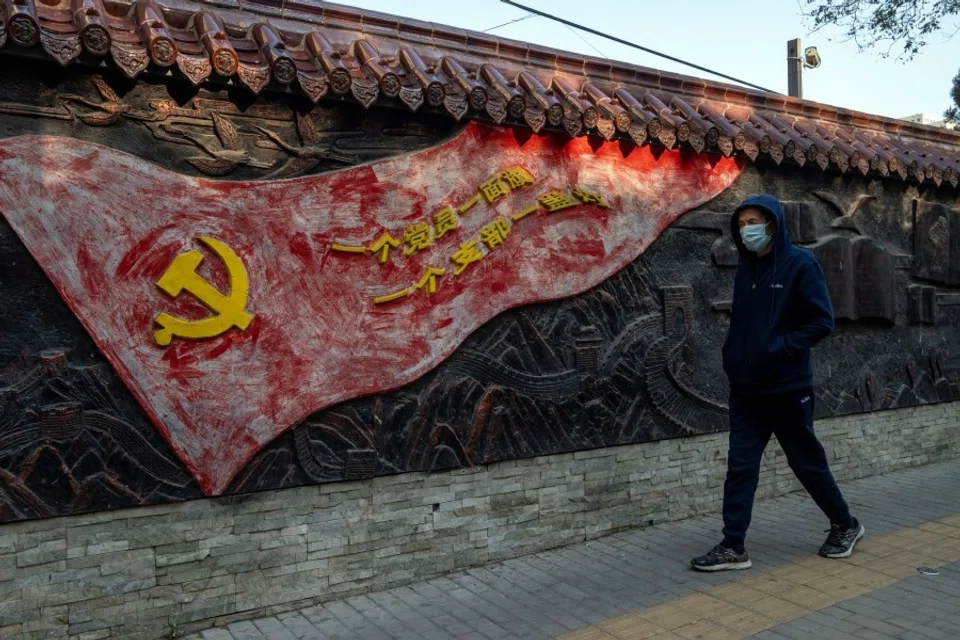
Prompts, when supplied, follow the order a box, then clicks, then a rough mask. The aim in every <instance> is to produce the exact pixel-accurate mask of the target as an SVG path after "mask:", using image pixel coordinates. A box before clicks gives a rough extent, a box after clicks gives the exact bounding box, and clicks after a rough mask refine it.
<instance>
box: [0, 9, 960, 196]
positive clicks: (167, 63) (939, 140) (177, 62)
mask: <svg viewBox="0 0 960 640" xmlns="http://www.w3.org/2000/svg"><path fill="white" fill-rule="evenodd" d="M18 50H21V51H31V50H32V51H37V50H40V51H42V52H43V53H44V54H45V55H46V56H48V57H50V58H53V59H54V60H56V61H57V62H59V63H60V64H61V65H68V64H71V63H73V62H75V61H81V60H82V61H83V62H84V63H86V64H95V65H96V64H101V65H108V66H113V65H115V66H116V67H119V68H120V69H122V70H123V71H124V72H125V73H126V74H127V75H128V76H129V77H131V78H135V77H137V76H139V75H141V74H144V73H173V74H179V75H182V76H184V77H186V78H187V79H189V80H190V81H191V82H192V83H194V84H195V85H199V84H202V83H203V82H205V81H207V80H209V79H211V78H217V79H219V80H221V81H223V80H230V81H232V82H234V83H237V84H239V85H241V86H243V87H245V88H246V89H247V90H248V91H251V92H252V93H254V94H258V93H260V92H262V91H264V90H266V89H267V88H268V87H270V86H271V85H273V86H276V87H277V88H278V89H283V90H286V89H294V90H299V91H301V92H302V93H303V94H304V95H306V96H307V97H308V98H309V99H310V100H312V101H313V102H317V101H319V100H321V99H322V98H323V97H324V96H326V95H327V94H328V93H329V92H333V93H334V94H338V95H350V96H352V97H353V98H354V99H355V100H356V101H357V102H359V103H360V104H361V105H363V106H364V107H365V108H367V107H370V106H371V105H373V104H374V103H375V102H378V101H379V102H380V103H382V104H395V105H397V106H400V105H404V106H405V107H406V108H408V109H410V110H412V111H417V110H418V109H420V108H423V107H426V108H432V109H437V110H441V111H445V112H447V113H448V114H449V115H450V116H451V117H453V118H456V119H457V120H461V119H463V118H475V119H484V120H487V119H489V120H493V121H494V122H496V123H498V124H501V123H509V124H514V125H523V126H528V127H530V128H532V129H533V130H534V131H540V130H541V129H543V128H544V127H550V128H555V129H559V130H564V131H566V132H567V133H568V134H569V135H571V136H578V135H598V136H601V137H603V138H605V139H608V140H610V139H613V138H616V137H624V138H629V139H632V140H633V141H634V142H635V143H637V144H648V143H653V144H659V145H663V146H664V147H667V148H673V147H675V146H677V145H681V146H684V147H686V148H690V149H693V150H694V151H696V152H698V153H701V152H709V153H722V154H723V155H727V156H729V155H732V154H742V155H744V156H745V157H747V158H749V159H751V160H757V159H759V158H767V159H769V160H771V161H773V162H775V163H777V164H780V163H782V162H793V163H795V164H798V165H812V166H818V167H820V168H821V169H822V170H833V171H839V172H849V171H853V172H856V173H858V174H860V175H865V176H866V175H870V174H875V175H878V176H894V177H897V178H899V179H901V180H905V181H911V182H915V183H931V184H935V185H938V186H939V185H948V186H951V187H953V188H955V189H956V188H958V182H960V132H951V131H947V130H939V129H933V128H930V127H924V126H922V125H914V124H910V123H906V122H903V121H898V120H892V119H889V118H881V117H878V116H870V115H867V114H863V113H859V112H855V111H851V110H847V109H839V108H835V107H830V106H826V105H821V104H817V103H814V102H810V101H803V100H798V99H794V98H789V97H786V96H782V95H778V94H765V93H760V92H756V91H752V90H749V89H743V88H740V87H735V86H732V85H726V84H723V83H717V82H711V81H707V80H701V79H698V78H692V77H688V76H682V75H678V74H673V73H668V72H663V71H656V70H653V69H648V68H644V67H637V66H634V65H629V64H623V63H616V62H611V61H609V60H602V59H598V58H591V57H588V56H587V57H585V56H580V55H576V54H571V53H567V52H563V51H557V50H554V49H549V48H546V47H541V46H537V45H533V44H528V43H523V42H516V41H512V40H505V39H501V38H495V37H492V36H490V35H488V34H483V33H475V32H470V31H464V30H462V29H455V28H451V27H445V26H440V25H436V24H432V23H428V22H421V21H417V20H410V19H405V18H398V17H396V16H391V15H386V14H381V13H375V12H371V11H364V10H360V9H354V8H352V7H345V6H340V5H334V4H330V3H326V2H319V1H318V0H207V1H186V0H0V54H2V53H14V54H15V53H17V51H18Z"/></svg>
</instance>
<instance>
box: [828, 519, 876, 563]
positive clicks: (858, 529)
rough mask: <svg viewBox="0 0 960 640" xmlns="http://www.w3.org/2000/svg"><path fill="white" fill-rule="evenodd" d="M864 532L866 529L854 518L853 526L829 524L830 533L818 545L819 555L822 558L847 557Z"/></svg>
mask: <svg viewBox="0 0 960 640" xmlns="http://www.w3.org/2000/svg"><path fill="white" fill-rule="evenodd" d="M866 532H867V530H866V529H864V528H863V525H862V524H860V521H859V520H857V519H856V518H854V519H853V526H852V527H850V528H847V527H843V526H841V525H838V524H834V525H831V526H830V535H828V536H827V539H826V541H825V542H824V543H823V546H821V547H820V555H821V556H823V557H824V558H849V557H850V554H852V553H853V548H854V547H856V546H857V542H859V541H860V538H862V537H863V536H864V534H865V533H866Z"/></svg>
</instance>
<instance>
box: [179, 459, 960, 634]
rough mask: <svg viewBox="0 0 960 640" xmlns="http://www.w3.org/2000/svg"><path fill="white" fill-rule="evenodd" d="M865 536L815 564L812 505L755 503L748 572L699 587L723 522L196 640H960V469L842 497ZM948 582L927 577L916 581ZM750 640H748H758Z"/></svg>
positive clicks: (914, 474) (874, 482)
mask: <svg viewBox="0 0 960 640" xmlns="http://www.w3.org/2000/svg"><path fill="white" fill-rule="evenodd" d="M842 488H843V490H844V494H845V496H846V498H847V500H848V502H850V504H851V508H852V509H853V511H854V514H855V515H856V516H857V517H858V518H860V520H861V521H862V522H863V523H864V525H865V526H866V527H867V538H866V539H865V540H864V541H863V542H862V543H861V545H860V546H858V551H857V553H855V554H854V555H853V556H852V557H851V558H850V559H848V560H825V559H822V558H819V557H817V556H816V551H817V549H818V547H819V545H820V543H821V542H822V541H823V538H824V537H825V533H824V531H823V530H824V529H825V528H826V527H827V523H826V521H825V520H824V518H823V515H822V514H821V513H820V512H819V511H818V510H817V508H816V506H815V505H814V504H813V503H812V501H811V500H810V499H809V498H808V497H807V496H806V494H804V493H797V494H791V495H789V496H785V497H782V498H777V499H774V500H769V501H764V502H760V503H758V505H757V507H756V508H755V511H754V524H753V525H752V527H751V532H750V537H749V539H748V540H747V547H748V550H749V551H750V554H751V557H752V559H753V561H754V568H753V569H752V570H750V571H743V572H727V573H719V574H702V573H696V572H693V571H691V570H689V569H688V562H689V559H690V558H691V557H692V556H694V555H699V554H701V553H703V552H705V551H707V550H708V549H709V548H710V547H711V546H712V545H713V544H715V543H716V542H717V541H718V540H719V537H720V536H719V526H720V525H719V514H718V515H717V516H716V517H714V518H695V519H691V520H686V521H682V522H676V523H670V524H665V525H660V526H656V527H650V528H646V529H638V530H634V531H629V532H624V533H619V534H614V535H611V536H607V537H605V538H601V539H599V540H593V541H589V542H584V543H580V544H576V545H572V546H569V547H565V548H562V549H557V550H553V551H547V552H543V553H537V554H533V555H529V556H525V557H522V558H517V559H514V560H509V561H506V562H502V563H498V564H495V565H490V566H487V567H484V568H479V569H472V570H468V571H465V572H459V573H456V574H452V575H449V576H447V577H443V578H437V579H434V580H430V581H428V582H425V583H419V584H413V585H410V586H407V587H400V588H396V589H391V590H389V591H382V592H376V593H370V594H366V595H362V596H356V597H353V598H348V599H346V600H343V601H335V602H329V603H326V604H324V605H319V606H313V607H310V608H307V609H303V610H301V611H298V612H293V613H288V614H281V615H278V616H274V617H269V618H260V619H257V620H253V621H249V622H237V623H234V624H231V625H229V626H228V627H226V628H218V629H209V630H207V631H204V632H202V634H198V635H194V636H190V639H191V640H200V639H201V638H202V639H203V640H263V639H267V640H293V639H308V640H313V639H317V640H320V639H322V640H390V639H397V640H407V639H409V640H485V639H487V640H516V639H518V638H522V639H525V640H540V639H546V638H554V637H563V639H564V640H614V639H620V640H644V639H646V638H654V639H655V640H683V639H687V640H730V639H734V638H745V637H752V638H757V639H758V640H784V639H793V640H796V639H800V638H810V639H817V640H820V639H830V638H844V639H847V638H863V639H865V640H885V639H892V638H902V639H904V640H912V639H936V638H941V639H945V640H946V639H949V640H955V639H958V638H960V461H953V462H949V463H943V464H936V465H930V466H927V467H922V468H919V469H913V470H908V471H901V472H896V473H891V474H886V475H883V476H874V477H872V478H865V479H862V480H857V481H854V482H848V483H843V484H842ZM920 566H925V567H932V568H938V569H939V575H936V576H932V575H921V574H920V573H918V571H917V567H920ZM751 634H753V635H751Z"/></svg>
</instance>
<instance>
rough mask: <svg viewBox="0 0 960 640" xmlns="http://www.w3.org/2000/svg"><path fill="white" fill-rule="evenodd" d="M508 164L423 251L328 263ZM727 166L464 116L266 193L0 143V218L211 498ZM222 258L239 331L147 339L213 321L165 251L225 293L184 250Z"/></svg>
mask: <svg viewBox="0 0 960 640" xmlns="http://www.w3.org/2000/svg"><path fill="white" fill-rule="evenodd" d="M517 165H521V166H523V167H525V168H526V169H527V170H528V171H529V172H530V173H531V174H532V175H533V176H534V177H535V178H536V184H535V185H533V186H532V187H527V188H525V189H523V190H518V191H515V192H513V193H511V194H509V195H508V196H507V197H505V198H503V199H501V200H499V201H497V202H496V203H494V204H493V205H487V204H485V203H484V202H483V201H481V202H480V203H479V204H477V205H476V206H475V207H473V208H472V209H470V210H469V211H468V212H467V213H465V214H464V215H463V216H461V218H460V228H459V229H457V230H455V231H451V232H448V233H446V234H445V235H444V236H443V237H442V238H440V239H438V240H437V241H436V243H435V244H434V245H433V246H432V247H431V248H429V249H428V250H425V251H423V252H419V253H415V254H413V255H412V256H409V257H405V256H403V255H402V254H403V252H402V248H401V250H394V251H392V252H391V256H390V260H389V262H388V263H387V264H384V265H381V264H379V262H378V261H377V260H376V259H375V257H374V256H372V255H369V254H367V255H363V254H348V253H341V252H334V251H330V245H331V244H334V243H338V244H346V245H368V244H370V243H371V242H372V241H373V240H374V239H375V238H377V237H378V236H379V235H380V234H381V233H382V232H383V231H384V230H386V231H389V232H391V233H392V234H393V236H394V237H396V238H397V239H402V237H403V232H404V229H405V228H406V227H408V226H409V225H410V224H413V223H416V222H427V221H429V218H430V217H432V215H433V214H434V213H436V212H438V211H440V210H441V209H442V208H443V207H445V206H447V205H452V206H454V207H456V206H457V205H459V204H462V203H464V202H465V201H467V200H468V199H469V198H470V197H471V196H473V195H474V194H476V193H477V188H478V186H479V185H480V184H481V183H483V182H485V181H486V180H488V179H489V178H491V177H492V176H494V175H495V174H497V173H498V172H499V171H501V170H503V169H505V168H507V167H510V166H517ZM739 173H740V166H739V165H738V164H737V162H736V161H734V160H732V159H717V158H709V157H707V156H703V155H694V154H689V155H688V154H684V153H682V152H678V151H671V152H665V153H662V154H660V155H659V157H654V155H653V154H652V153H651V152H650V150H649V149H647V148H634V149H632V150H631V151H629V152H625V151H624V150H623V148H622V147H621V146H620V145H618V144H615V143H607V144H602V145H596V144H594V145H593V146H591V144H590V143H589V142H588V141H587V140H586V139H583V138H580V139H575V140H569V139H567V138H564V137H560V136H542V137H538V136H533V137H530V136H527V135H524V136H515V135H514V132H513V131H511V130H509V129H500V128H494V127H487V126H484V125H478V124H472V125H470V126H468V127H467V129H466V130H465V131H464V132H463V133H462V134H460V135H459V136H458V137H456V138H455V139H453V140H451V141H449V142H447V143H445V144H442V145H440V146H438V147H435V148H433V149H429V150H426V151H422V152H418V153H413V154H409V155H405V156H402V157H398V158H394V159H390V160H385V161H379V162H376V163H374V164H372V165H366V166H361V167H357V168H353V169H348V170H344V171H340V172H336V173H330V174H324V175H320V176H313V177H307V178H300V179H295V180H286V181H277V182H225V181H213V180H204V179H197V178H190V177H186V176H183V175H179V174H176V173H172V172H169V171H165V170H163V169H160V168H158V167H156V166H154V165H152V164H150V163H148V162H145V161H143V160H141V159H139V158H136V157H133V156H131V155H128V154H125V153H121V152H119V151H115V150H112V149H108V148H105V147H101V146H98V145H94V144H90V143H88V142H82V141H79V140H73V139H63V138H51V137H32V136H31V137H21V138H13V139H8V140H4V141H2V142H0V175H2V176H3V180H2V181H0V211H2V213H3V215H4V216H5V217H6V218H7V219H8V220H9V222H10V224H11V225H12V226H13V228H14V229H15V230H16V232H17V233H18V234H19V236H20V237H21V238H22V240H23V241H24V243H25V244H26V246H27V247H28V248H29V250H30V252H31V253H32V254H33V256H34V257H35V258H36V260H37V261H38V262H39V263H40V265H41V266H42V267H43V268H44V269H45V271H46V273H47V274H48V275H49V277H50V278H51V280H52V281H53V282H54V284H55V285H56V287H57V289H58V290H59V291H60V293H61V295H62V296H63V297H64V299H65V300H66V301H67V303H68V304H69V305H70V306H71V308H72V309H73V310H74V312H75V313H76V314H77V316H78V317H79V318H80V319H81V321H82V322H83V324H84V325H85V326H86V328H87V330H88V331H89V332H90V334H91V335H92V336H93V338H94V339H95V340H96V342H97V344H98V345H99V346H100V348H101V349H102V350H103V352H104V353H105V354H106V356H107V357H108V358H109V359H110V361H111V363H112V364H113V365H114V366H115V367H116V369H117V371H118V373H119V374H120V376H121V377H122V378H123V379H124V381H125V382H126V384H127V385H129V387H130V389H131V390H132V392H133V393H134V394H135V395H136V397H137V398H138V400H139V401H140V403H141V404H142V405H143V407H144V408H145V409H146V410H147V412H148V413H149V414H150V416H151V417H152V418H153V420H154V421H155V423H156V425H157V427H158V429H160V431H161V432H162V433H163V435H164V436H165V437H166V438H167V439H168V440H169V442H170V444H171V445H172V447H173V449H174V450H175V451H176V453H177V454H178V455H179V456H180V457H181V459H182V460H183V461H184V463H185V464H186V465H187V466H188V467H189V468H190V470H191V471H192V472H193V474H194V475H195V476H196V478H197V480H198V482H199V483H200V486H201V487H202V488H203V489H204V491H206V492H207V493H209V494H217V493H220V492H222V491H223V490H224V489H225V488H226V487H227V485H228V483H229V482H230V480H231V479H232V478H233V476H234V475H235V474H236V473H237V472H238V471H239V470H240V469H241V468H242V467H243V466H244V464H246V462H247V461H249V460H250V458H251V457H253V456H254V455H255V454H256V453H257V451H258V450H259V449H260V448H261V447H262V446H263V445H264V444H266V443H267V442H269V441H270V440H271V439H273V438H275V437H276V436H277V435H279V434H280V433H282V432H283V431H284V430H286V429H288V428H289V427H291V426H293V425H295V424H296V423H297V422H299V421H300V420H302V419H303V418H305V417H306V416H308V415H309V414H311V413H313V412H315V411H317V410H319V409H322V408H324V407H327V406H330V405H332V404H335V403H338V402H342V401H344V400H347V399H349V398H353V397H356V396H360V395H364V394H371V393H377V392H382V391H385V390H388V389H392V388H396V387H398V386H401V385H404V384H407V383H409V382H412V381H413V380H415V379H417V378H418V377H420V376H421V375H423V374H424V373H425V372H427V371H429V370H430V369H432V368H433V367H435V366H437V364H439V363H440V362H441V361H442V360H443V359H444V358H446V357H447V356H449V355H450V353H451V352H452V351H453V350H454V349H455V348H456V347H457V345H459V344H460V343H461V342H462V341H463V340H464V339H465V338H466V337H467V336H468V335H469V334H470V333H471V332H472V331H474V330H475V329H476V328H477V327H479V326H480V325H481V324H483V323H484V322H486V321H488V320H490V319H491V318H493V317H494V316H495V315H497V314H498V313H501V312H502V311H504V310H506V309H508V308H510V307H514V306H518V305H523V304H527V303H531V302H536V301H544V300H552V299H557V298H561V297H565V296H570V295H574V294H576V293H579V292H581V291H584V290H586V289H588V288H590V287H592V286H594V285H596V284H598V283H600V282H602V281H603V280H604V279H606V278H608V277H610V276H611V275H612V274H614V273H615V272H616V271H618V270H619V269H621V268H622V267H624V266H625V265H627V264H628V263H630V262H631V261H632V260H634V259H635V258H636V257H637V256H638V255H640V253H642V252H643V250H644V249H645V248H646V247H647V246H648V245H649V244H650V242H652V241H653V240H654V239H655V238H656V237H657V236H658V235H659V234H660V232H661V231H662V230H663V229H664V228H666V227H667V226H668V225H669V224H670V223H671V222H672V221H673V220H675V219H676V218H677V217H678V216H679V215H680V214H682V213H684V212H685V211H688V210H690V209H692V208H694V207H696V206H699V205H701V204H703V203H705V202H707V201H709V200H710V199H712V198H713V197H715V196H716V195H717V194H719V193H720V192H721V191H723V190H724V189H726V188H727V187H728V186H729V185H730V184H731V183H732V182H733V181H734V180H735V179H736V178H737V176H738V175H739ZM577 186H580V187H583V188H586V189H588V190H591V191H594V192H597V193H600V194H602V196H603V197H604V198H605V199H606V201H607V203H608V204H609V208H607V209H604V208H600V207H597V206H593V205H591V206H586V205H584V206H579V207H576V208H572V209H567V210H565V211H561V212H557V213H549V214H548V213H547V212H545V211H543V210H540V211H538V212H537V213H535V214H532V215H529V216H527V217H526V218H523V219H522V220H520V221H519V222H517V223H516V224H515V226H514V227H513V228H512V230H511V232H510V234H509V236H508V237H507V239H506V241H505V242H504V243H503V244H502V245H500V246H499V247H497V248H496V249H494V250H492V251H491V252H490V253H489V254H488V255H487V256H486V257H485V258H484V259H483V260H482V261H480V262H478V263H474V264H472V265H470V266H469V267H468V268H467V269H466V270H465V271H464V272H463V273H462V274H461V275H459V276H456V277H454V276H453V275H452V273H453V267H454V266H455V265H454V264H453V263H451V262H450V256H451V255H452V254H453V253H454V252H455V251H456V250H457V249H458V248H459V246H460V244H461V243H462V242H465V241H466V240H468V239H469V238H470V237H471V236H476V234H477V233H478V232H479V231H480V229H481V228H482V227H484V226H486V225H487V224H489V223H490V222H492V221H493V220H494V219H495V218H496V217H497V216H498V215H505V216H507V217H509V216H510V215H511V214H514V213H517V212H519V211H521V210H522V209H524V208H526V207H528V206H530V205H532V204H536V202H537V198H538V196H539V195H541V194H542V193H544V192H545V191H547V190H548V189H561V190H565V191H567V192H569V191H570V190H571V189H573V188H574V187H577ZM199 235H207V236H211V237H213V238H215V239H217V240H220V241H222V242H224V243H226V244H227V245H228V246H230V247H231V248H232V249H233V250H234V251H235V252H236V253H237V255H238V256H239V257H240V258H241V260H242V261H243V262H244V264H245V266H246V269H247V272H248V275H249V280H250V295H249V299H248V303H247V311H249V312H250V313H251V314H253V315H254V321H253V323H252V324H251V325H250V327H249V328H248V329H247V330H246V331H243V332H241V331H238V330H236V329H232V330H230V331H228V332H227V333H225V334H224V335H221V336H219V337H217V338H212V339H209V340H202V341H196V342H188V341H184V340H181V339H174V341H173V343H172V344H171V345H170V346H169V347H167V348H165V349H164V348H160V347H157V346H156V345H155V344H154V343H153V342H152V339H151V337H152V332H153V330H154V328H155V327H154V322H153V321H154V318H155V317H156V315H157V314H158V313H160V312H162V311H165V312H167V313H171V314H174V315H178V316H181V317H184V318H193V319H197V318H202V317H204V316H205V315H207V314H208V313H209V312H208V311H207V310H206V308H205V307H203V306H202V305H200V304H199V303H197V301H196V300H194V299H192V298H191V297H190V296H189V295H188V294H181V295H180V297H178V298H177V299H176V300H171V299H170V298H168V297H167V296H166V295H165V294H164V293H162V292H161V291H160V290H159V289H158V288H157V287H156V285H155V282H156V281H157V279H158V278H159V277H160V276H161V274H162V273H163V272H164V270H165V269H166V268H167V266H168V265H169V264H170V261H171V260H172V259H173V258H174V256H175V255H177V254H178V253H181V252H184V251H187V250H189V249H198V250H201V251H203V252H204V255H205V256H206V258H205V260H204V263H203V265H202V266H201V268H200V271H201V273H203V274H204V275H205V276H206V277H207V278H208V279H209V281H210V282H212V283H214V284H215V285H216V286H217V287H218V288H219V289H220V290H221V291H226V290H227V284H226V283H227V279H226V275H225V274H224V272H223V269H224V267H223V265H222V264H221V263H220V262H219V261H218V259H217V257H216V256H215V255H213V254H212V253H210V252H209V251H208V250H207V249H205V248H201V246H200V245H199V244H198V243H197V242H196V240H195V239H196V237H197V236H199ZM427 266H434V267H440V268H445V269H447V273H446V274H445V275H443V276H441V277H439V278H438V280H437V291H436V293H434V294H433V295H429V296H428V295H427V294H426V291H424V290H420V291H417V292H416V293H414V294H413V295H411V296H409V297H406V298H403V299H400V300H397V301H395V302H391V303H388V304H383V305H374V304H373V303H372V302H371V300H372V298H373V297H376V296H382V295H385V294H388V293H391V292H393V291H397V290H399V289H402V288H405V287H408V286H410V285H413V284H415V283H416V282H417V281H418V280H419V278H420V275H421V274H422V273H423V271H424V270H425V269H426V267H427Z"/></svg>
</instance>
